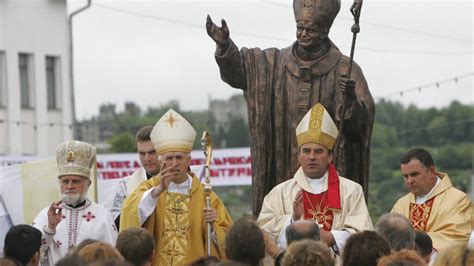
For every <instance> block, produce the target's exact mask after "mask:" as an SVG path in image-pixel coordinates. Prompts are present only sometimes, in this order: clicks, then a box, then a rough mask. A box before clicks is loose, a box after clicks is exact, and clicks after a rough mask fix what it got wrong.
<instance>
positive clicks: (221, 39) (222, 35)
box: [206, 15, 229, 48]
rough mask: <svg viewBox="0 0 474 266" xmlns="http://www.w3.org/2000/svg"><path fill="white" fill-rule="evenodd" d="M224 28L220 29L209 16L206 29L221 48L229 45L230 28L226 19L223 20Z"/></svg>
mask: <svg viewBox="0 0 474 266" xmlns="http://www.w3.org/2000/svg"><path fill="white" fill-rule="evenodd" d="M221 24H222V27H218V26H217V25H216V24H214V22H212V19H211V16H209V15H207V20H206V29H207V34H208V35H209V36H210V37H211V38H212V39H213V40H214V41H215V42H216V44H217V45H218V46H219V47H220V48H225V47H227V46H228V45H229V28H228V27H227V23H226V22H225V20H224V19H222V20H221Z"/></svg>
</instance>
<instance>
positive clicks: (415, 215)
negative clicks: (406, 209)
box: [410, 197, 435, 231]
mask: <svg viewBox="0 0 474 266" xmlns="http://www.w3.org/2000/svg"><path fill="white" fill-rule="evenodd" d="M434 199H435V198H434V197H433V198H431V199H429V200H428V201H426V202H425V203H422V204H416V203H411V202H410V221H411V223H412V224H413V228H414V229H415V230H421V231H425V228H426V224H427V223H428V219H429V218H430V214H431V210H432V207H433V202H434Z"/></svg>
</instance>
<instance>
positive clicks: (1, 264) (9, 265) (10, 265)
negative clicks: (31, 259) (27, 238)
mask: <svg viewBox="0 0 474 266" xmlns="http://www.w3.org/2000/svg"><path fill="white" fill-rule="evenodd" d="M20 265H21V263H19V262H16V261H14V260H12V259H10V258H0V266H20Z"/></svg>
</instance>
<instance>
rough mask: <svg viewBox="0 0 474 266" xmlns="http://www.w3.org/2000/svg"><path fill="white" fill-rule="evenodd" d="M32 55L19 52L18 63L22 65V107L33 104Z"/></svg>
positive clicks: (29, 106)
mask: <svg viewBox="0 0 474 266" xmlns="http://www.w3.org/2000/svg"><path fill="white" fill-rule="evenodd" d="M30 57H31V56H30V55H28V54H19V55H18V64H19V67H20V99H21V107H22V108H31V107H33V104H32V102H33V101H32V99H33V97H32V93H33V91H32V82H31V63H30Z"/></svg>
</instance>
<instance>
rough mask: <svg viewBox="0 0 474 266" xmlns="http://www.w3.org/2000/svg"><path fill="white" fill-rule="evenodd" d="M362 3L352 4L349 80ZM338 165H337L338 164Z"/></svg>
mask: <svg viewBox="0 0 474 266" xmlns="http://www.w3.org/2000/svg"><path fill="white" fill-rule="evenodd" d="M362 3H363V0H354V3H353V4H352V6H351V8H350V11H351V13H352V15H353V16H354V24H353V25H352V27H351V32H352V44H351V55H350V57H349V70H348V73H347V79H349V80H350V79H351V74H352V65H353V63H354V51H355V45H356V39H357V34H358V33H359V32H360V26H359V18H360V11H361V9H362ZM345 100H346V99H344V104H343V105H342V112H341V114H342V116H341V123H339V129H338V130H339V134H344V131H343V130H344V117H345V115H346V104H345ZM336 165H337V163H336Z"/></svg>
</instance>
